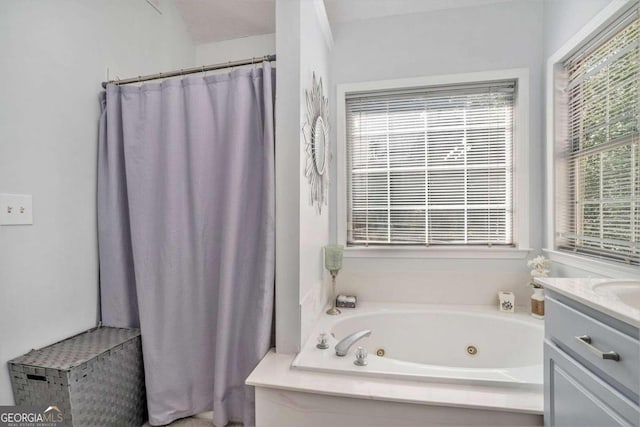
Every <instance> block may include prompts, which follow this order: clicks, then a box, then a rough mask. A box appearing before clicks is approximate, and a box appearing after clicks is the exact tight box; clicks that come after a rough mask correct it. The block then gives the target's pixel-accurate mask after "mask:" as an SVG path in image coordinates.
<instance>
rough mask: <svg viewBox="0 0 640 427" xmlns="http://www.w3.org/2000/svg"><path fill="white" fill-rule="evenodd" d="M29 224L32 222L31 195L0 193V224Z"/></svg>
mask: <svg viewBox="0 0 640 427" xmlns="http://www.w3.org/2000/svg"><path fill="white" fill-rule="evenodd" d="M30 224H33V199H32V197H31V195H30V194H4V193H0V225H30Z"/></svg>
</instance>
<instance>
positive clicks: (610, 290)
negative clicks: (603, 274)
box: [593, 280, 640, 310]
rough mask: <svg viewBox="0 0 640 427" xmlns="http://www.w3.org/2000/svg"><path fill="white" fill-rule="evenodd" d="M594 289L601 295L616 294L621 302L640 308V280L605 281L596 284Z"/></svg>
mask: <svg viewBox="0 0 640 427" xmlns="http://www.w3.org/2000/svg"><path fill="white" fill-rule="evenodd" d="M593 290H594V291H595V292H596V293H597V294H600V295H609V296H614V297H616V298H618V300H620V302H621V303H623V304H625V305H628V306H630V307H633V308H635V309H638V310H640V281H637V280H624V281H623V280H621V281H615V282H604V283H599V284H597V285H595V286H594V287H593Z"/></svg>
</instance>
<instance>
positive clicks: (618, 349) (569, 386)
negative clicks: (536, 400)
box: [544, 290, 640, 427]
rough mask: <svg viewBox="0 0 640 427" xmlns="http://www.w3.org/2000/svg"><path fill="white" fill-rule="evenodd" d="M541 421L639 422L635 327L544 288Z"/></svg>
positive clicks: (639, 351) (639, 352) (639, 356)
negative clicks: (545, 295)
mask: <svg viewBox="0 0 640 427" xmlns="http://www.w3.org/2000/svg"><path fill="white" fill-rule="evenodd" d="M545 305H546V319H545V342H544V369H545V386H544V387H545V390H544V394H545V396H544V398H545V402H544V403H545V413H544V419H545V425H547V426H599V427H603V426H640V406H639V405H640V400H639V397H638V396H639V394H640V341H639V334H638V329H637V328H635V327H633V326H631V325H629V324H626V323H624V322H621V321H619V320H617V319H614V318H612V317H609V316H608V315H605V314H603V313H601V312H598V311H597V310H594V309H592V308H590V307H587V306H585V305H582V304H581V303H578V302H576V301H574V300H572V299H571V298H568V297H565V296H563V295H560V294H557V293H555V292H553V291H549V290H547V298H546V304H545Z"/></svg>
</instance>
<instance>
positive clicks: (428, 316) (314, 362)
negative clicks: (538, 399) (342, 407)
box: [292, 303, 544, 388]
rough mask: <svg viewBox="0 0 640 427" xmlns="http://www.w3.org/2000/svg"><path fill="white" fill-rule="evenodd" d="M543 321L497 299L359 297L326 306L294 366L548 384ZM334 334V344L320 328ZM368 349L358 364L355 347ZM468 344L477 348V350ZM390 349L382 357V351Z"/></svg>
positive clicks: (431, 379)
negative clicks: (343, 348)
mask: <svg viewBox="0 0 640 427" xmlns="http://www.w3.org/2000/svg"><path fill="white" fill-rule="evenodd" d="M543 324H544V322H543V321H541V320H537V319H534V318H532V317H531V316H530V315H529V314H528V313H518V312H516V313H513V314H511V313H500V312H499V311H498V309H497V307H484V306H442V305H414V304H381V303H360V304H359V306H358V308H357V309H355V310H354V309H342V314H341V315H338V316H329V315H326V314H323V315H322V316H321V318H320V321H319V322H318V325H317V326H316V328H314V331H313V332H312V334H311V336H310V338H309V340H308V342H307V343H306V344H305V346H304V347H303V349H302V351H301V352H300V354H298V356H297V357H296V358H295V359H294V361H293V364H292V366H293V367H294V368H298V369H308V370H314V371H323V372H333V373H338V374H348V375H367V376H375V377H386V378H397V379H406V380H414V381H415V380H418V381H429V382H461V383H466V384H478V385H500V386H505V385H506V386H516V387H532V388H541V387H542V380H543V365H542V360H543V356H542V348H543V347H542V341H543V338H544V329H543ZM362 329H370V330H371V331H372V333H371V336H370V337H369V338H364V339H363V340H361V341H359V342H358V343H356V344H355V345H354V346H353V347H351V350H350V351H349V354H347V356H345V357H338V356H336V354H335V351H334V347H335V345H336V344H337V343H338V341H339V340H341V339H342V338H344V337H345V336H347V335H349V334H351V333H353V332H356V331H359V330H362ZM322 332H326V333H328V334H331V335H332V336H330V338H329V349H327V350H320V349H318V348H316V343H317V336H318V335H319V334H320V333H322ZM358 346H362V347H364V348H365V349H367V351H368V353H369V356H368V365H367V366H363V367H361V366H356V365H354V364H353V361H354V360H355V357H354V352H355V350H356V348H357V347H358ZM468 346H474V347H475V348H476V349H477V353H476V354H475V355H470V354H469V353H468V351H467V348H468ZM379 349H383V350H384V352H385V354H384V356H383V357H379V356H377V355H376V352H377V351H378V350H379Z"/></svg>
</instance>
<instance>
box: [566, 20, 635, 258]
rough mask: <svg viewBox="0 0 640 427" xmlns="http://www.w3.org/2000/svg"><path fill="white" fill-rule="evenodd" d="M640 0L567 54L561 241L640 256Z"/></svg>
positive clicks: (605, 254) (595, 252) (572, 247)
mask: <svg viewBox="0 0 640 427" xmlns="http://www.w3.org/2000/svg"><path fill="white" fill-rule="evenodd" d="M639 35H640V20H639V18H638V12H637V8H634V10H632V11H631V12H629V13H627V14H626V15H625V16H623V17H622V18H621V19H619V20H618V21H617V22H615V23H614V24H613V25H612V26H610V27H609V28H608V30H607V31H605V32H603V33H601V34H600V35H599V36H598V37H597V38H596V39H594V40H593V41H592V42H591V43H589V44H588V45H586V46H585V47H584V48H583V49H582V50H581V51H580V52H578V53H577V54H576V55H574V56H573V57H572V58H570V59H569V60H568V61H566V62H565V63H564V64H563V65H564V72H565V81H566V87H565V95H566V99H565V101H566V107H565V108H567V110H566V119H565V120H559V121H558V123H560V125H562V126H565V127H566V128H565V130H564V132H565V134H566V138H565V141H564V142H563V145H564V146H563V147H561V154H560V157H559V158H558V162H557V163H558V164H560V165H561V168H562V169H561V170H560V171H559V172H560V174H561V175H560V177H561V179H560V181H559V182H560V183H561V187H562V188H557V191H556V193H557V197H558V198H557V200H556V208H557V212H556V221H557V224H556V247H557V248H558V249H561V250H567V251H572V252H575V253H580V254H585V255H591V256H596V257H600V258H607V259H610V260H615V261H619V262H623V263H627V264H632V265H638V264H640V202H639V200H640V198H639V195H640V163H639V162H640V152H639V151H638V150H639V149H638V140H639V133H638V114H639V112H640V111H639V109H638V104H639V102H640V92H639V91H638V89H639V88H638V81H639V77H640V74H639V71H640V64H639V60H640V45H639V42H640V37H639Z"/></svg>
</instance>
